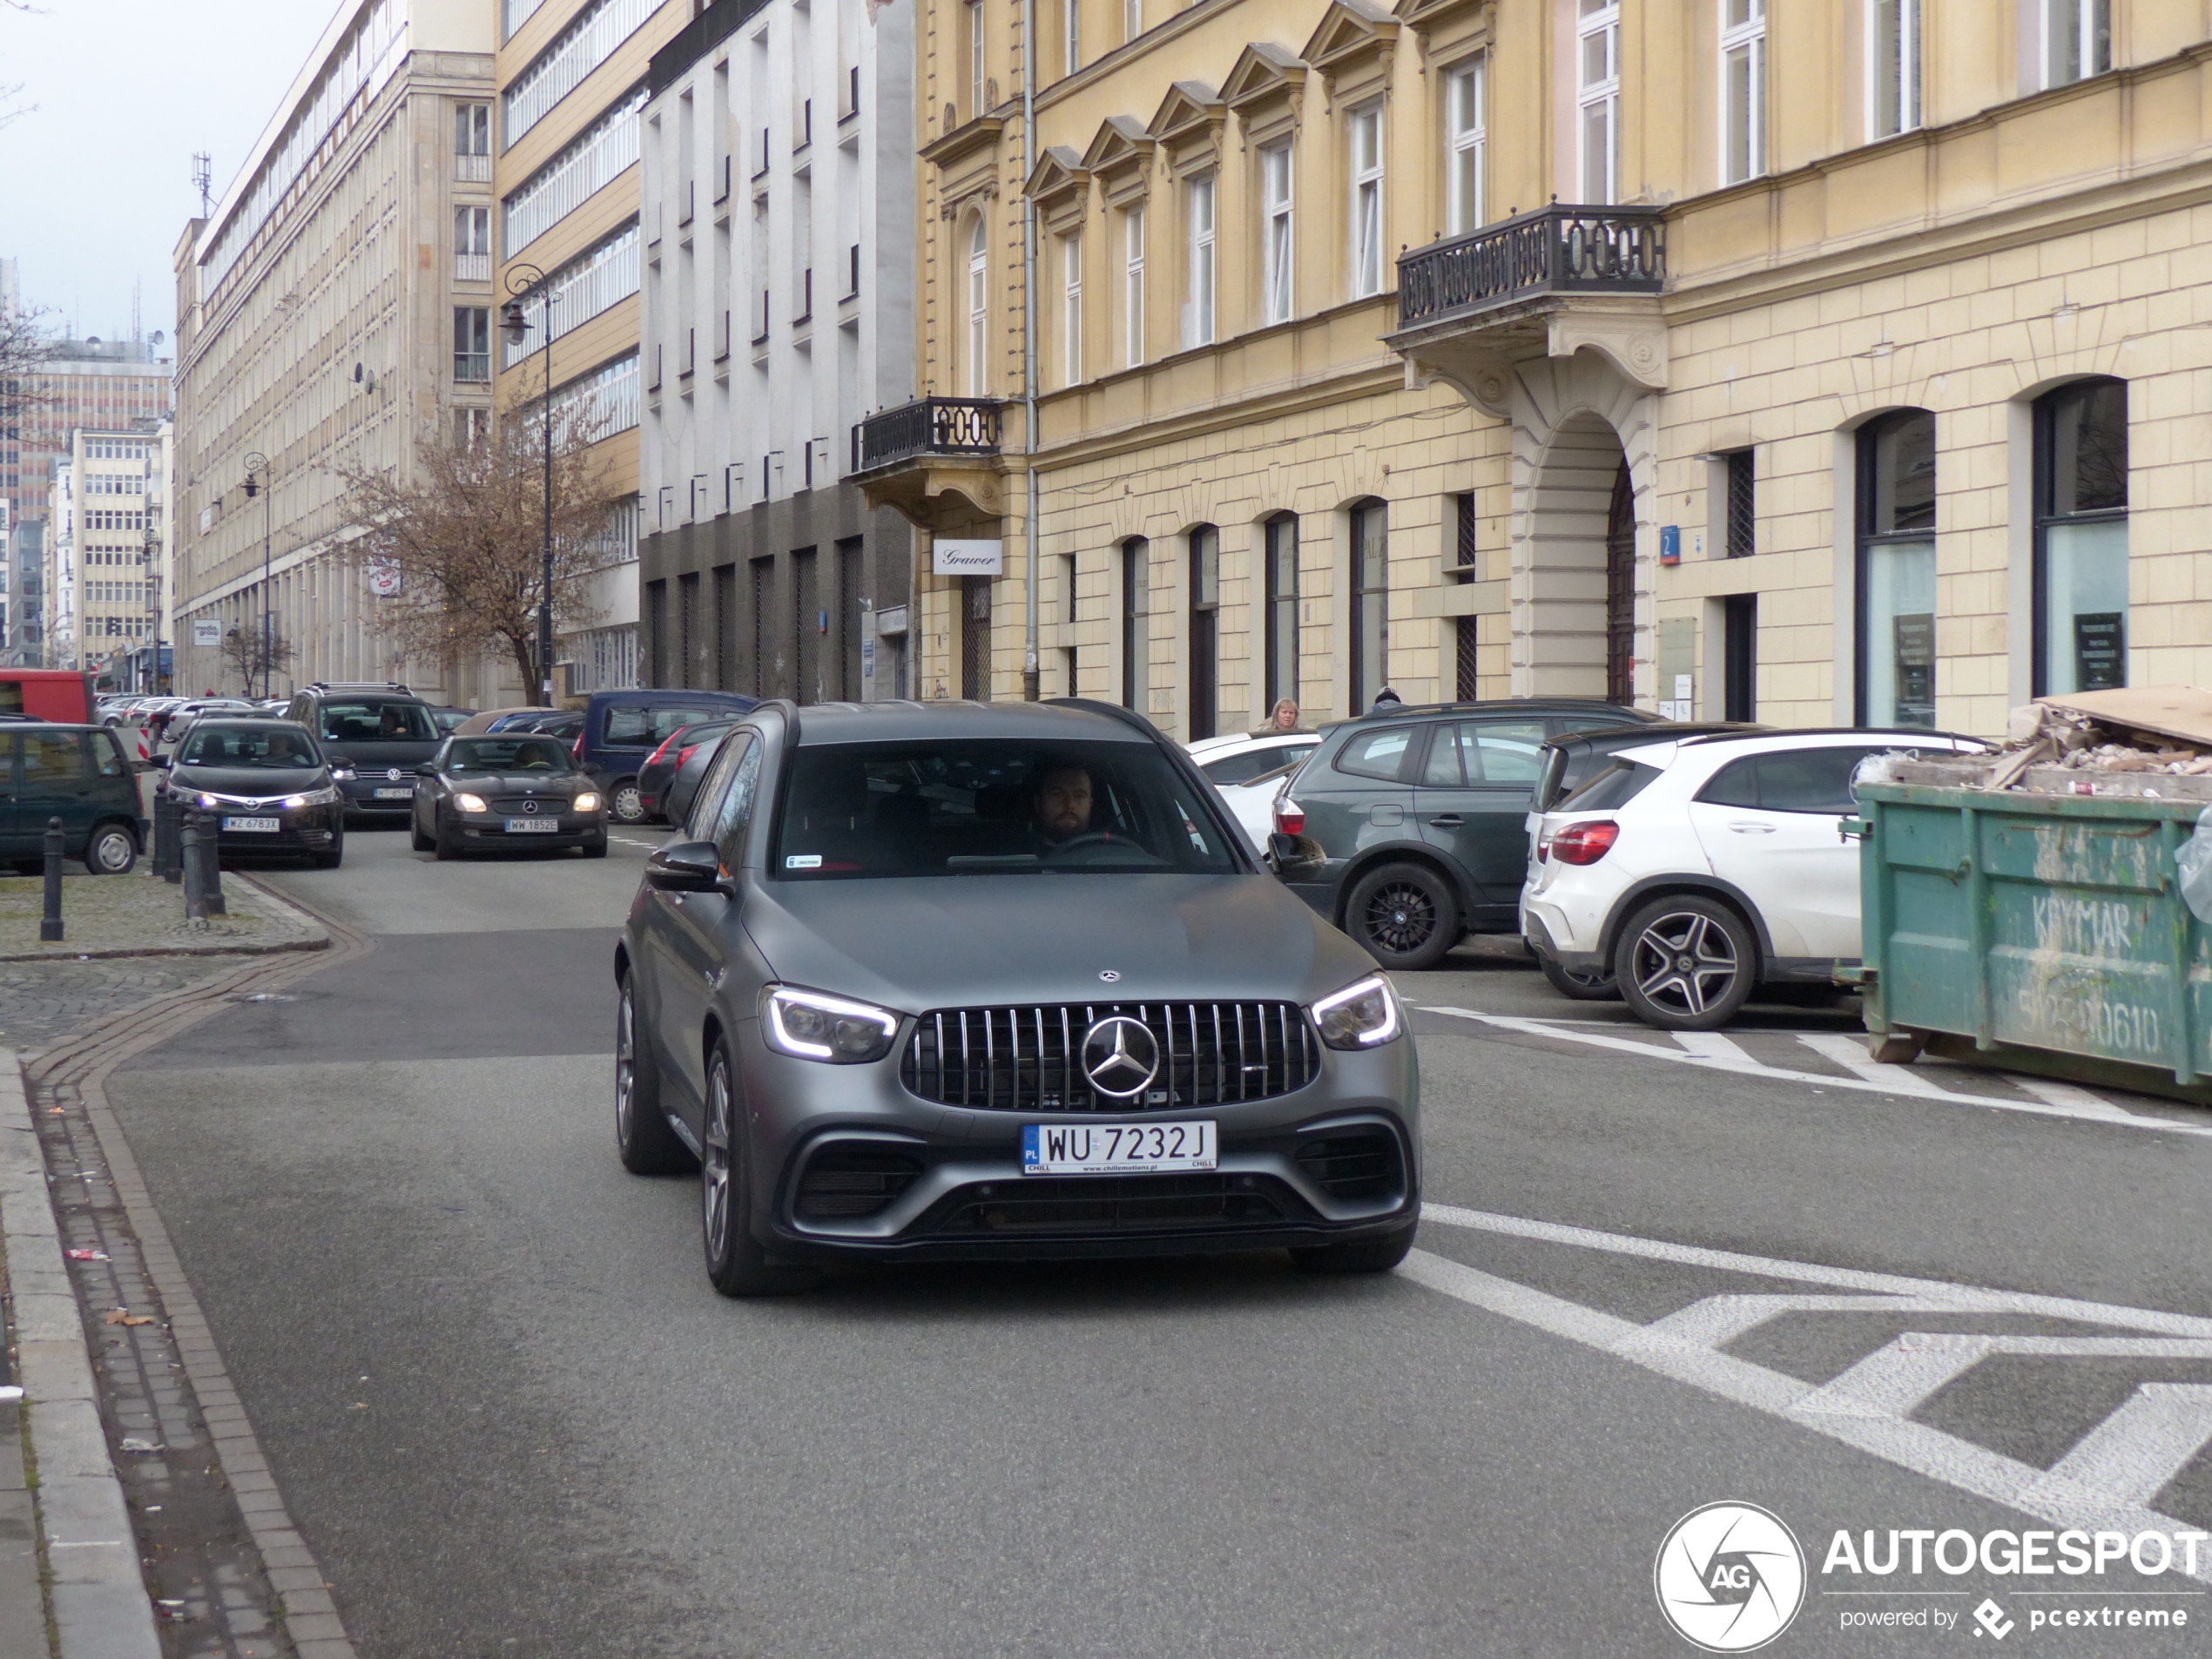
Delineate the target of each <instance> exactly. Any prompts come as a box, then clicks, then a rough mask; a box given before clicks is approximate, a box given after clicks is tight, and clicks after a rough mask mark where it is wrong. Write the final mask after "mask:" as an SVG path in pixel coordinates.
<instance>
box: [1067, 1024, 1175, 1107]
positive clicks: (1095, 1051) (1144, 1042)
mask: <svg viewBox="0 0 2212 1659" xmlns="http://www.w3.org/2000/svg"><path fill="white" fill-rule="evenodd" d="M1159 1070H1160V1044H1159V1040H1158V1039H1157V1037H1155V1036H1154V1035H1152V1033H1151V1031H1150V1029H1149V1028H1147V1027H1146V1026H1145V1024H1144V1022H1143V1021H1142V1020H1132V1019H1130V1017H1129V1016H1128V1015H1125V1014H1110V1015H1107V1016H1106V1018H1104V1019H1103V1020H1101V1021H1099V1022H1098V1023H1097V1024H1096V1025H1094V1026H1092V1027H1091V1028H1090V1029H1089V1030H1088V1031H1086V1032H1085V1033H1083V1076H1086V1077H1088V1078H1089V1079H1090V1086H1091V1087H1092V1088H1093V1089H1096V1090H1097V1091H1098V1092H1099V1093H1100V1094H1102V1095H1104V1096H1108V1097H1109V1098H1111V1099H1114V1100H1133V1099H1135V1098H1136V1096H1139V1095H1141V1094H1143V1092H1144V1090H1145V1089H1146V1088H1147V1087H1148V1086H1150V1083H1151V1082H1152V1079H1153V1078H1154V1077H1156V1076H1158V1075H1159Z"/></svg>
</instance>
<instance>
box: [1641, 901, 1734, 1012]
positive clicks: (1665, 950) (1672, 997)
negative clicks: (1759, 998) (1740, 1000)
mask: <svg viewBox="0 0 2212 1659" xmlns="http://www.w3.org/2000/svg"><path fill="white" fill-rule="evenodd" d="M1629 965H1630V971H1631V972H1632V973H1633V974H1635V982H1636V988H1637V989H1638V990H1640V991H1642V993H1643V995H1644V996H1645V998H1646V999H1647V1000H1648V1001H1650V1002H1652V1003H1653V1004H1654V1005H1656V1007H1659V1008H1666V1009H1669V1010H1671V1011H1673V1012H1676V1013H1680V1014H1684V1015H1690V1016H1692V1017H1696V1016H1697V1015H1703V1013H1704V1012H1705V1011H1706V1010H1707V1009H1708V1008H1712V1007H1713V1006H1715V1005H1716V1003H1718V1002H1719V1001H1721V1000H1722V999H1723V998H1724V997H1726V996H1727V995H1728V994H1729V992H1730V990H1731V989H1732V988H1734V987H1735V984H1736V981H1737V975H1739V974H1742V973H1743V962H1742V961H1739V960H1738V959H1737V954H1736V942H1735V941H1733V940H1732V939H1730V937H1729V936H1728V931H1727V929H1725V928H1724V927H1722V926H1721V925H1720V924H1719V923H1718V922H1716V921H1714V920H1713V919H1712V918H1711V917H1710V916H1707V915H1703V914H1699V913H1698V912H1696V911H1695V910H1679V911H1675V912H1673V913H1671V914H1667V915H1663V916H1660V917H1657V918H1656V919H1655V920H1653V921H1650V922H1649V923H1647V924H1646V925H1645V927H1644V929H1643V931H1642V933H1640V934H1637V935H1636V942H1635V950H1634V951H1633V952H1632V953H1631V954H1630V957H1629Z"/></svg>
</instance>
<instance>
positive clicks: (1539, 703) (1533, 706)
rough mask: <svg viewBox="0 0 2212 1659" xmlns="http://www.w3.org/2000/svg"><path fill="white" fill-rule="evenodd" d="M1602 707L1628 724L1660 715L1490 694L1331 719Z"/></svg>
mask: <svg viewBox="0 0 2212 1659" xmlns="http://www.w3.org/2000/svg"><path fill="white" fill-rule="evenodd" d="M1586 709H1587V710H1590V711H1596V710H1599V709H1604V710H1607V711H1611V712H1615V713H1618V714H1622V715H1626V716H1627V717H1629V718H1628V723H1629V724H1632V725H1657V724H1659V717H1658V716H1657V715H1656V714H1653V713H1650V712H1649V711H1645V710H1643V709H1637V708H1630V707H1629V705H1627V704H1625V703H1615V702H1612V701H1609V700H1608V699H1607V698H1602V697H1493V698H1483V699H1481V700H1480V701H1478V702H1474V703H1401V704H1399V705H1395V706H1393V707H1390V708H1381V709H1368V710H1366V711H1364V712H1361V713H1359V714H1355V715H1352V716H1351V717H1350V718H1348V719H1345V720H1339V721H1336V722H1334V724H1336V725H1352V723H1353V722H1355V721H1360V720H1395V719H1398V718H1402V717H1403V716H1406V715H1409V714H1511V713H1514V712H1515V711H1520V712H1523V713H1528V714H1579V713H1581V711H1584V710H1586Z"/></svg>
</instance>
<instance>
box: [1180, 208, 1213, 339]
mask: <svg viewBox="0 0 2212 1659" xmlns="http://www.w3.org/2000/svg"><path fill="white" fill-rule="evenodd" d="M1184 194H1185V198H1186V199H1187V201H1188V202H1189V204H1190V219H1189V236H1190V271H1189V273H1188V276H1187V281H1188V285H1189V286H1188V290H1187V293H1186V297H1185V298H1184V304H1183V343H1184V346H1185V347H1191V346H1210V345H1211V344H1212V343H1213V320H1214V313H1213V287H1214V284H1213V273H1214V242H1213V229H1214V226H1213V175H1212V174H1211V173H1210V172H1202V173H1199V174H1197V176H1196V177H1195V178H1193V179H1190V181H1189V182H1188V183H1187V184H1186V185H1184Z"/></svg>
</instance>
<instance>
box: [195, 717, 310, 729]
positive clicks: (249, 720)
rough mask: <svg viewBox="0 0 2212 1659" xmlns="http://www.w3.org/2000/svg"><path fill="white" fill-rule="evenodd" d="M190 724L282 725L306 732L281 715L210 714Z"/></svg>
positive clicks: (297, 723) (297, 722)
mask: <svg viewBox="0 0 2212 1659" xmlns="http://www.w3.org/2000/svg"><path fill="white" fill-rule="evenodd" d="M192 724H193V725H195V726H203V725H241V726H265V725H283V726H289V727H291V728H292V730H293V731H294V732H305V731H307V727H306V726H304V725H300V723H299V721H297V720H287V719H286V718H284V717H283V716H282V715H281V714H211V715H209V716H208V717H207V718H206V719H204V720H195V721H193V722H192Z"/></svg>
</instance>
